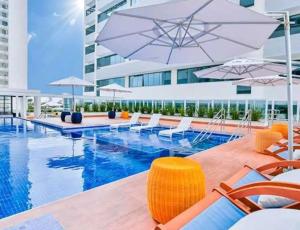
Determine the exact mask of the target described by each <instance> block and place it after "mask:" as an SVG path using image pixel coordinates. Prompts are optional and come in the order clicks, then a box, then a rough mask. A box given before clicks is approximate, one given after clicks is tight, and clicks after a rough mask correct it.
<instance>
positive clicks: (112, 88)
mask: <svg viewBox="0 0 300 230" xmlns="http://www.w3.org/2000/svg"><path fill="white" fill-rule="evenodd" d="M98 90H100V91H106V92H113V108H114V107H115V96H116V93H132V91H130V90H128V89H126V88H125V87H123V86H121V85H119V84H116V83H113V84H110V85H106V86H103V87H99V88H98Z"/></svg>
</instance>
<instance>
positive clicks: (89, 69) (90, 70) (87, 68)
mask: <svg viewBox="0 0 300 230" xmlns="http://www.w3.org/2000/svg"><path fill="white" fill-rule="evenodd" d="M94 71H95V65H94V64H90V65H86V66H85V73H93V72H94Z"/></svg>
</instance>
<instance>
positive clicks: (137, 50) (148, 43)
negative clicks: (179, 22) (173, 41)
mask: <svg viewBox="0 0 300 230" xmlns="http://www.w3.org/2000/svg"><path fill="white" fill-rule="evenodd" d="M176 28H177V26H174V27H173V28H172V29H170V30H169V31H168V32H171V31H172V30H174V29H176ZM164 35H165V34H161V35H159V36H158V37H157V38H155V39H152V40H151V41H150V42H147V43H146V44H144V45H143V46H141V47H140V48H138V49H136V50H135V51H133V52H132V53H130V54H129V55H127V56H126V57H125V58H129V57H130V56H132V55H133V54H135V53H137V52H139V51H140V50H141V49H143V48H145V47H146V46H148V45H150V44H151V43H153V42H154V41H156V40H158V39H159V38H161V37H162V36H164Z"/></svg>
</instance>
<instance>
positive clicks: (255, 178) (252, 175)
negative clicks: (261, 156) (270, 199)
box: [232, 170, 267, 202]
mask: <svg viewBox="0 0 300 230" xmlns="http://www.w3.org/2000/svg"><path fill="white" fill-rule="evenodd" d="M266 180H267V179H266V178H265V177H263V176H262V175H261V174H259V173H258V172H256V171H254V170H251V171H250V172H249V173H247V174H246V175H245V176H244V177H243V178H241V179H240V180H239V181H237V182H236V183H235V184H233V185H232V187H233V188H238V187H241V186H243V185H246V184H251V183H254V182H260V181H266ZM258 197H259V196H251V197H250V199H251V200H252V201H254V202H257V201H258Z"/></svg>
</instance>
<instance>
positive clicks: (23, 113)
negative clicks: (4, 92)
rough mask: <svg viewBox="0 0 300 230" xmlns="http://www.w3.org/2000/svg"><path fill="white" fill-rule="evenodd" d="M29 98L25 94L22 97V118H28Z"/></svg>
mask: <svg viewBox="0 0 300 230" xmlns="http://www.w3.org/2000/svg"><path fill="white" fill-rule="evenodd" d="M26 100H27V98H26V97H25V96H22V97H20V113H21V117H22V118H26V114H27V111H26V103H27V101H26Z"/></svg>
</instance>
